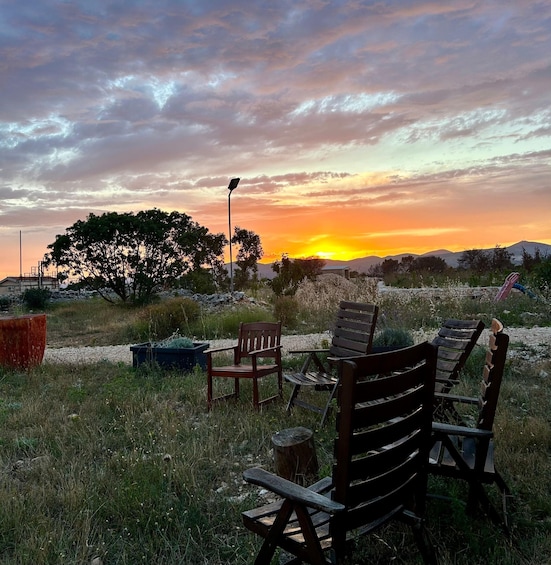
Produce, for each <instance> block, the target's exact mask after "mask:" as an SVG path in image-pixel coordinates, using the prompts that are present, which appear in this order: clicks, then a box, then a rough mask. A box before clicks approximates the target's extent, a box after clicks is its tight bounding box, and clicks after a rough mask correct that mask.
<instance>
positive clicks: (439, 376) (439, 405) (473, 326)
mask: <svg viewBox="0 0 551 565" xmlns="http://www.w3.org/2000/svg"><path fill="white" fill-rule="evenodd" d="M483 329H484V323H483V322H482V321H480V320H456V319H453V318H452V319H449V320H446V321H445V322H444V323H443V324H442V326H441V328H440V329H439V330H438V335H437V336H436V337H435V338H434V339H433V340H432V344H433V345H435V346H436V347H438V357H437V361H436V384H435V385H434V386H435V392H437V393H443V394H448V393H449V392H450V391H451V389H452V387H453V386H455V385H456V384H457V383H458V382H459V375H460V372H461V370H462V369H463V367H464V366H465V362H466V361H467V359H468V357H469V355H470V354H471V351H472V350H473V349H474V346H475V345H476V343H477V341H478V338H479V337H480V335H481V333H482V330H483ZM446 399H447V397H446V396H435V411H434V418H435V419H436V420H439V421H444V422H448V423H455V424H457V423H458V422H459V421H460V419H459V418H458V415H457V413H456V411H455V408H454V405H453V402H450V401H448V400H446Z"/></svg>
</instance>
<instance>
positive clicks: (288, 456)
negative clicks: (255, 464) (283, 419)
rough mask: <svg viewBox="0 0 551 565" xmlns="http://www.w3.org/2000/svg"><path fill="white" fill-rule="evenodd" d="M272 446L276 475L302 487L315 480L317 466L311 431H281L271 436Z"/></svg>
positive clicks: (298, 429)
mask: <svg viewBox="0 0 551 565" xmlns="http://www.w3.org/2000/svg"><path fill="white" fill-rule="evenodd" d="M272 445H273V447H274V466H275V472H276V474H277V475H279V476H280V477H283V478H285V479H288V480H290V481H293V482H294V483H297V484H300V485H303V486H305V485H307V484H310V483H311V482H313V481H314V480H315V479H316V478H317V474H318V470H319V466H318V458H317V456H316V448H315V445H314V432H312V430H309V429H308V428H302V427H299V428H288V429H286V430H281V431H279V432H277V433H275V434H274V435H273V436H272Z"/></svg>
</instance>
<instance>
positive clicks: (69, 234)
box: [44, 209, 227, 302]
mask: <svg viewBox="0 0 551 565" xmlns="http://www.w3.org/2000/svg"><path fill="white" fill-rule="evenodd" d="M226 243H227V239H226V238H225V236H224V235H223V234H216V235H214V234H211V233H209V231H208V229H207V228H205V227H203V226H201V225H199V224H198V223H196V222H194V221H192V219H191V217H190V216H188V215H187V214H183V213H180V212H170V213H168V212H163V211H161V210H158V209H153V210H145V211H141V212H138V213H136V214H134V213H132V212H128V213H123V214H119V213H117V212H108V213H105V214H102V215H100V216H97V215H95V214H90V215H89V216H88V217H87V219H86V220H85V221H83V220H79V221H77V222H75V223H74V224H73V225H72V226H71V227H69V228H67V229H66V231H65V234H63V235H58V236H57V237H56V240H55V241H54V242H53V243H51V244H50V245H48V249H50V252H49V253H47V254H46V255H45V257H44V259H45V262H46V265H47V266H49V265H55V266H56V267H57V268H58V271H59V273H60V277H61V278H69V277H71V278H76V279H77V280H78V282H80V283H82V284H83V285H84V286H86V287H87V288H90V289H93V290H97V291H98V292H99V293H100V295H101V296H103V297H104V298H105V299H107V300H112V298H111V295H112V294H115V295H116V296H118V297H119V299H120V300H122V301H123V302H127V301H131V302H144V301H147V300H149V299H150V298H151V297H152V295H154V294H155V293H156V292H158V291H159V290H161V289H162V288H166V287H170V286H172V285H173V284H174V283H175V282H176V281H177V280H178V279H179V278H180V277H182V276H184V275H186V274H187V273H190V272H194V271H200V270H201V269H202V268H204V267H205V266H207V267H208V268H210V269H211V270H212V271H213V275H216V274H217V273H220V272H222V271H223V259H222V257H223V251H224V246H225V244H226Z"/></svg>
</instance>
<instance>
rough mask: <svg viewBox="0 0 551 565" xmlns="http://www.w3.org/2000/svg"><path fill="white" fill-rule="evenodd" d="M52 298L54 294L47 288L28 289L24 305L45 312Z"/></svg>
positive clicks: (24, 295) (24, 296) (24, 297)
mask: <svg viewBox="0 0 551 565" xmlns="http://www.w3.org/2000/svg"><path fill="white" fill-rule="evenodd" d="M51 296H52V293H51V292H50V290H49V289H47V288H27V289H26V290H25V292H23V303H24V304H25V306H26V307H27V308H29V309H31V310H35V309H38V310H44V308H46V306H47V305H48V302H49V301H50V298H51Z"/></svg>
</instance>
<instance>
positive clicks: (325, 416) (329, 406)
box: [320, 382, 338, 427]
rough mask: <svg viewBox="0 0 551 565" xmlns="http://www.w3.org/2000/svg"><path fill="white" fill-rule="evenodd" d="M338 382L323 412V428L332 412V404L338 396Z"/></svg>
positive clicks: (321, 424) (321, 423)
mask: <svg viewBox="0 0 551 565" xmlns="http://www.w3.org/2000/svg"><path fill="white" fill-rule="evenodd" d="M337 388H338V382H337V383H335V386H334V387H333V388H332V389H331V393H330V394H329V398H328V399H327V404H326V405H325V410H324V411H323V415H322V417H321V422H320V427H323V425H324V424H325V422H326V420H327V416H328V415H329V412H331V403H332V402H333V399H334V398H335V396H336V394H337Z"/></svg>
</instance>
